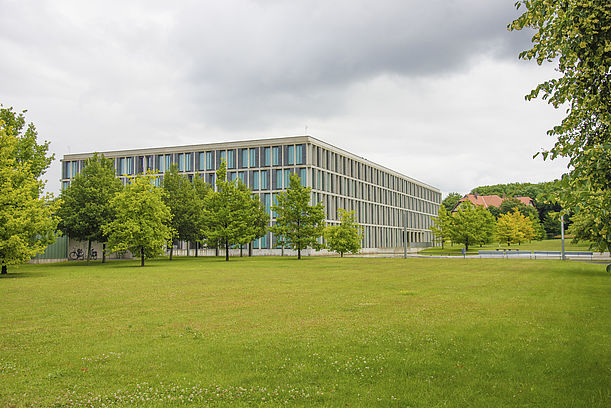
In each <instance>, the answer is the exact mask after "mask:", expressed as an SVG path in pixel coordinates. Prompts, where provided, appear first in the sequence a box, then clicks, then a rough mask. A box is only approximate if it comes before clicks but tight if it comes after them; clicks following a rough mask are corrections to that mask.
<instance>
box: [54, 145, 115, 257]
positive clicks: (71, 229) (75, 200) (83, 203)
mask: <svg viewBox="0 0 611 408" xmlns="http://www.w3.org/2000/svg"><path fill="white" fill-rule="evenodd" d="M122 188H123V185H122V184H121V181H120V180H119V179H117V178H116V177H115V168H114V164H113V161H112V159H107V158H105V157H104V155H103V154H98V153H94V155H93V156H92V157H90V158H89V159H87V161H86V162H85V167H84V168H83V171H82V172H81V173H79V174H78V175H77V176H76V177H75V178H74V180H72V182H71V183H70V186H69V187H68V188H66V189H65V190H63V191H62V193H61V199H62V202H61V206H60V208H59V210H58V212H57V215H58V216H59V218H60V222H59V229H60V230H61V231H62V232H63V233H64V234H67V235H68V236H70V237H71V238H74V239H78V240H82V241H89V242H91V241H98V242H106V240H107V237H106V236H105V235H104V234H103V233H102V225H105V224H108V223H109V222H111V221H112V218H113V216H114V213H113V211H112V209H111V207H110V201H111V200H112V198H113V197H114V196H115V194H116V193H118V192H119V191H121V189H122ZM87 256H88V257H89V253H88V254H87Z"/></svg>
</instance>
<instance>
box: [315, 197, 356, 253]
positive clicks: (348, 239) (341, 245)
mask: <svg viewBox="0 0 611 408" xmlns="http://www.w3.org/2000/svg"><path fill="white" fill-rule="evenodd" d="M338 213H339V219H340V224H339V225H329V226H327V227H325V231H324V236H325V240H326V241H327V248H329V249H330V250H331V251H334V252H337V253H339V255H340V257H342V258H343V257H344V254H345V253H346V252H350V253H353V254H356V253H358V252H359V251H360V250H361V241H362V239H363V228H362V227H361V226H360V225H359V224H358V223H357V222H356V220H355V212H354V211H347V210H344V209H343V208H340V209H339V210H338Z"/></svg>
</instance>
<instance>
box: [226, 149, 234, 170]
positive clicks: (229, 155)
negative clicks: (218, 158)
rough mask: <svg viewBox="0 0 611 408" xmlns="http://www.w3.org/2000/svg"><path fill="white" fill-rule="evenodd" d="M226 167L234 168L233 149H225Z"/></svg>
mask: <svg viewBox="0 0 611 408" xmlns="http://www.w3.org/2000/svg"><path fill="white" fill-rule="evenodd" d="M227 168H229V169H235V150H227Z"/></svg>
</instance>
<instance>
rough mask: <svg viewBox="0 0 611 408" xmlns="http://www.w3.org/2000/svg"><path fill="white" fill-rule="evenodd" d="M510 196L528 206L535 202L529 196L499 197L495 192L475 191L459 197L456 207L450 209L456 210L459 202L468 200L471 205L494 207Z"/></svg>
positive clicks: (497, 206) (499, 205)
mask: <svg viewBox="0 0 611 408" xmlns="http://www.w3.org/2000/svg"><path fill="white" fill-rule="evenodd" d="M510 198H515V199H516V200H518V201H520V202H521V203H523V204H524V205H527V206H530V207H534V206H535V203H534V200H533V199H532V198H530V197H518V196H515V197H500V196H498V195H497V194H492V195H479V194H477V193H475V194H467V195H466V196H464V197H463V198H461V199H460V200H459V201H458V204H456V207H454V209H453V210H452V212H454V211H456V210H457V209H458V207H460V204H461V203H464V202H465V201H470V202H471V204H473V205H481V206H483V207H484V208H488V207H490V206H492V207H496V208H500V207H501V204H502V203H503V201H505V200H507V199H510Z"/></svg>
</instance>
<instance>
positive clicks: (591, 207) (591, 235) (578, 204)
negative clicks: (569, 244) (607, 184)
mask: <svg viewBox="0 0 611 408" xmlns="http://www.w3.org/2000/svg"><path fill="white" fill-rule="evenodd" d="M572 196H573V200H575V202H574V204H573V206H572V208H574V209H575V214H574V215H573V216H572V221H573V223H572V224H571V225H570V226H569V233H571V234H573V235H574V236H575V238H574V240H573V241H574V242H579V241H588V242H590V248H591V249H596V250H598V251H600V252H604V251H609V252H611V205H610V203H611V191H610V190H605V191H604V192H600V194H590V193H589V192H588V191H577V192H576V193H573V194H572Z"/></svg>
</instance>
